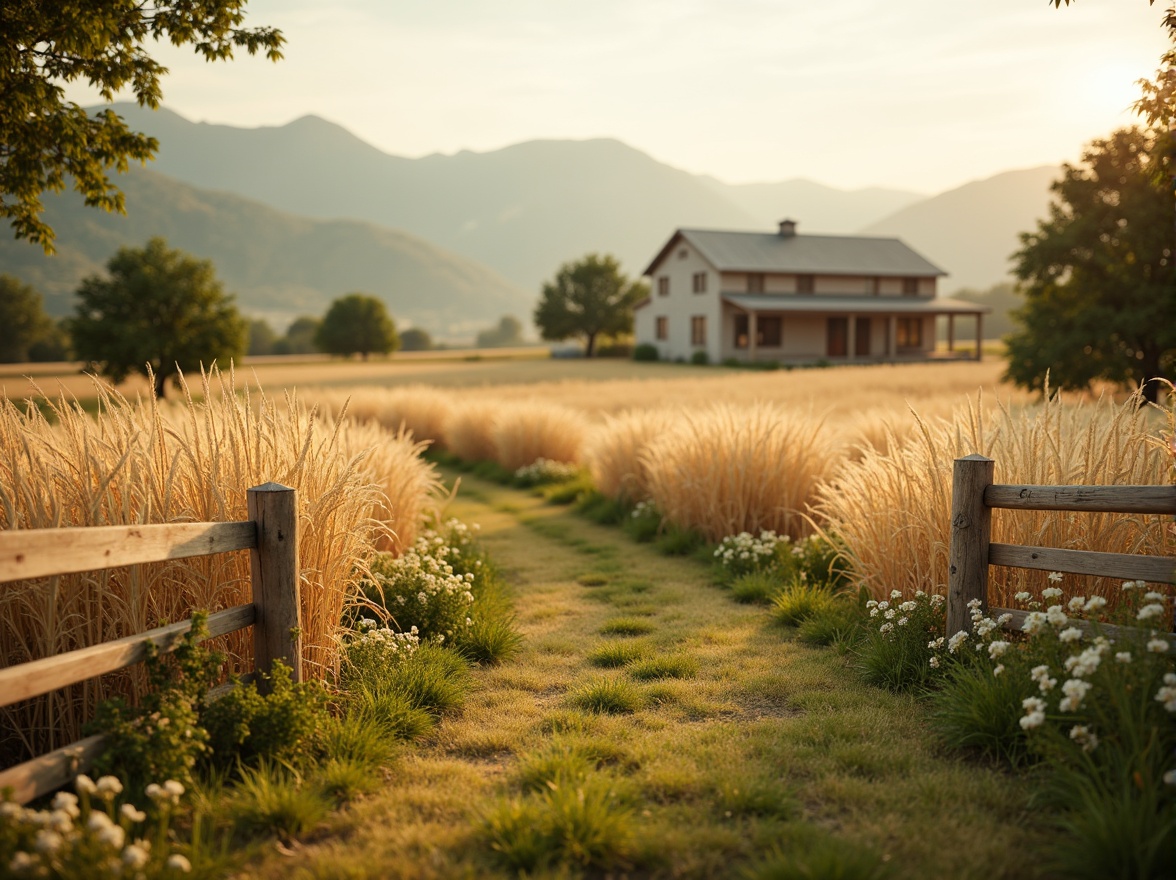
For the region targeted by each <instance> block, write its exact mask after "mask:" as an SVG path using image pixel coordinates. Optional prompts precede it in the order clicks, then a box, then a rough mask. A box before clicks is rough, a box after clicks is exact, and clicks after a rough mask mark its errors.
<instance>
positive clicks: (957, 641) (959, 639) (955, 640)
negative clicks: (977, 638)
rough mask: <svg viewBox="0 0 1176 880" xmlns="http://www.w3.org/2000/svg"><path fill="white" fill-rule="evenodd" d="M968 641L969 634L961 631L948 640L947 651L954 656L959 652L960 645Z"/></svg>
mask: <svg viewBox="0 0 1176 880" xmlns="http://www.w3.org/2000/svg"><path fill="white" fill-rule="evenodd" d="M967 639H968V634H967V632H965V631H964V630H962V629H961V630H960V631H959V632H958V633H956V634H955V635H954V636H952V637H951V638H950V639H948V640H947V650H948V651H950V652H951V653H953V654H954V653H955V652H956V651H958V650H959V648H960V645H962V644H963V643H964V642H965V641H967Z"/></svg>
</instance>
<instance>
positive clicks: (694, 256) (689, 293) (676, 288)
mask: <svg viewBox="0 0 1176 880" xmlns="http://www.w3.org/2000/svg"><path fill="white" fill-rule="evenodd" d="M699 272H704V273H706V292H705V293H694V275H695V274H696V273H699ZM720 277H721V276H720V275H719V273H718V272H717V271H715V268H714V267H713V266H712V265H711V264H710V263H708V262H707V261H706V260H705V259H704V258H703V257H702V255H701V254H699V253H698V251H696V250H695V249H694V248H693V247H691V246H690V245H688V244H686V243H685V242H678V243H677V244H676V245H675V246H674V247H673V249H672V250H671V251H670V252H669V253H668V254H667V255H666V257H665V259H663V260H662V261H661V262H660V263H658V264H657V265H656V266H655V267H654V268H653V272H651V273H650V282H649V286H650V291H651V292H650V297H649V304H648V305H647V306H644V307H642V308H641V309H640V310H639V311H638V315H639V323H636V324H635V326H634V331H635V336H636V339H637V342H638V343H642V342H649V343H652V344H653V345H656V346H657V353H658V357H659V358H662V359H663V360H678V359H679V358H682V359H684V360H689V359H690V358H691V356H692V355H693V354H694V352H695V351H697V350H699V348H702V350H704V351H706V353H707V357H708V358H709V359H710V360H711V361H712V362H717V361H719V360H721V356H720V355H721V349H720V342H721V339H720V337H721V324H720V322H721V320H722V311H721V307H720V298H719V292H720V289H721V282H720ZM661 278H668V279H669V286H670V290H669V295H668V296H660V295H659V294H658V289H659V279H661ZM696 315H701V316H703V317H705V318H706V345H705V346H695V345H692V344H691V341H690V327H691V321H690V319H691V318H693V317H694V316H696ZM658 317H665V318H667V319H668V322H669V326H668V330H669V332H668V334H667V336H668V338H667V339H655V338H654V335H655V332H654V328H655V326H656V321H657V318H658Z"/></svg>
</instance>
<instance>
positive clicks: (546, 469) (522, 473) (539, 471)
mask: <svg viewBox="0 0 1176 880" xmlns="http://www.w3.org/2000/svg"><path fill="white" fill-rule="evenodd" d="M579 476H580V468H579V466H578V465H575V464H572V463H571V462H567V461H551V460H549V459H546V458H537V459H535V460H534V461H533V462H531V463H530V464H526V465H523V466H522V467H521V468H519V469H518V470H516V471H515V472H514V483H515V485H516V486H522V487H523V488H529V487H531V486H545V485H547V484H549V483H567V482H569V481H571V480H575V479H576V478H578V477H579Z"/></svg>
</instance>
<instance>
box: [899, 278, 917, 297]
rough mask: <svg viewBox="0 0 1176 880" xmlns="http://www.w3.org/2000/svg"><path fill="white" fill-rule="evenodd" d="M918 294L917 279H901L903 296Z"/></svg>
mask: <svg viewBox="0 0 1176 880" xmlns="http://www.w3.org/2000/svg"><path fill="white" fill-rule="evenodd" d="M918 292H919V279H918V278H904V279H902V294H903V296H916V295H917V294H918Z"/></svg>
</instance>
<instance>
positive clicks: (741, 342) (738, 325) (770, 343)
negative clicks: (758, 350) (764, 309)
mask: <svg viewBox="0 0 1176 880" xmlns="http://www.w3.org/2000/svg"><path fill="white" fill-rule="evenodd" d="M734 318H735V347H736V348H748V347H749V345H748V340H749V339H750V338H751V321H750V319H749V318H748V316H747V315H735V316H734ZM783 338H784V319H783V318H780V317H764V316H763V315H761V316H760V317H759V318H757V319H756V322H755V344H756V346H757V347H762V348H779V347H780V343H781V340H782V339H783Z"/></svg>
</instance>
